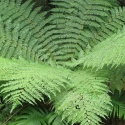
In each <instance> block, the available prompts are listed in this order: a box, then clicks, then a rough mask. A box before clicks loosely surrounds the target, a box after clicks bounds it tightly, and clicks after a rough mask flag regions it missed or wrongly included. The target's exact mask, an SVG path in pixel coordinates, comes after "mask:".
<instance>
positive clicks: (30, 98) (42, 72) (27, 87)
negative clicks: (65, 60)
mask: <svg viewBox="0 0 125 125" xmlns="http://www.w3.org/2000/svg"><path fill="white" fill-rule="evenodd" d="M0 72H1V75H0V80H2V81H7V82H6V83H4V84H2V85H1V86H0V89H1V93H4V95H5V99H6V101H7V102H9V103H13V107H12V109H13V108H15V107H16V106H17V105H19V104H22V103H23V102H28V103H31V104H33V103H35V102H36V99H37V100H44V97H43V95H46V96H48V97H49V98H51V97H52V96H53V95H56V93H57V92H60V91H61V89H62V88H65V85H66V84H69V82H70V81H69V80H68V76H69V75H70V71H69V70H67V69H63V68H56V67H50V66H47V65H43V64H42V65H40V64H38V63H36V64H34V63H28V62H26V61H25V60H23V59H20V60H14V59H13V60H9V59H4V58H2V57H0Z"/></svg>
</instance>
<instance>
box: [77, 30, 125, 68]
mask: <svg viewBox="0 0 125 125" xmlns="http://www.w3.org/2000/svg"><path fill="white" fill-rule="evenodd" d="M124 48H125V29H123V30H122V31H119V32H118V33H117V34H114V35H112V36H111V37H109V38H107V39H106V40H103V41H102V42H101V43H99V44H98V45H96V46H95V47H94V48H93V50H92V52H90V53H89V54H88V55H86V57H84V58H82V59H80V60H78V61H77V62H76V63H75V65H78V64H82V63H83V65H84V66H88V67H89V66H92V67H93V68H94V67H97V68H98V69H99V68H102V67H103V66H104V65H112V67H113V66H116V67H117V66H118V65H120V64H122V65H124V64H125V56H124V53H125V50H124Z"/></svg>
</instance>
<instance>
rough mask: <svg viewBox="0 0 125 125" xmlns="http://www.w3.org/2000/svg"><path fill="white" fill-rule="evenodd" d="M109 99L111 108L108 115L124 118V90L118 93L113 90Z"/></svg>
mask: <svg viewBox="0 0 125 125" xmlns="http://www.w3.org/2000/svg"><path fill="white" fill-rule="evenodd" d="M111 99H112V104H113V109H112V112H111V113H110V116H112V117H118V118H120V119H125V92H124V91H122V92H121V93H119V92H117V91H115V92H114V94H113V95H112V98H111Z"/></svg>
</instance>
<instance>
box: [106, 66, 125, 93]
mask: <svg viewBox="0 0 125 125" xmlns="http://www.w3.org/2000/svg"><path fill="white" fill-rule="evenodd" d="M109 68H110V67H108V68H107V69H109ZM109 72H110V73H109V76H107V78H109V82H108V83H107V85H108V86H109V88H110V90H111V91H112V92H114V91H115V90H118V91H119V93H121V91H122V90H125V67H124V66H120V65H119V66H118V67H117V68H112V69H110V71H109Z"/></svg>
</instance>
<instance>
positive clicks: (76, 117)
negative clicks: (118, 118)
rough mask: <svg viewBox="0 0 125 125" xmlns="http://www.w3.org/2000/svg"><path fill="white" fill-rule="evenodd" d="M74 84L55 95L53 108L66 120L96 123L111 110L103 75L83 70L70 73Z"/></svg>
mask: <svg viewBox="0 0 125 125" xmlns="http://www.w3.org/2000/svg"><path fill="white" fill-rule="evenodd" d="M71 79H72V82H73V83H74V85H73V86H72V87H71V88H69V90H67V91H65V92H63V93H61V94H60V95H58V96H56V97H55V103H54V106H55V109H56V112H57V113H58V114H61V115H62V119H63V118H67V119H68V121H71V122H72V124H74V123H77V122H79V123H81V125H97V124H99V122H101V120H100V117H105V116H107V115H108V114H107V113H108V111H110V110H111V107H110V106H111V102H110V97H109V96H108V94H107V93H108V89H107V87H106V85H104V84H103V83H101V82H104V81H106V79H105V77H96V76H93V75H92V74H90V73H88V72H85V71H76V72H74V73H73V74H72V77H71Z"/></svg>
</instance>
